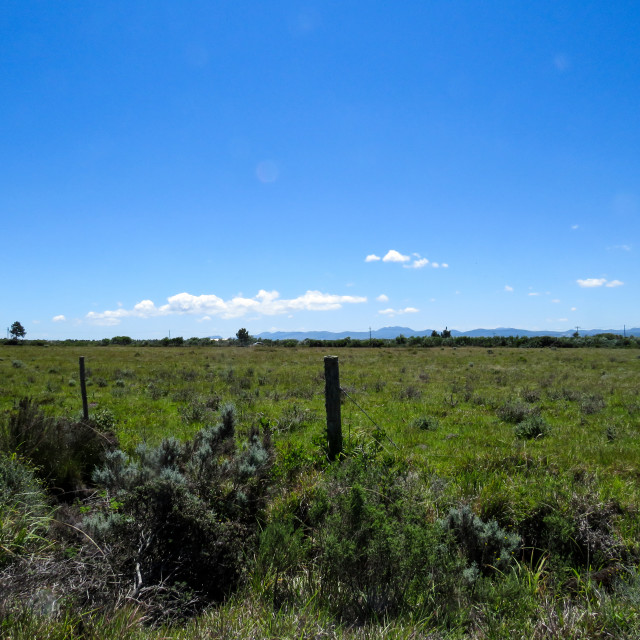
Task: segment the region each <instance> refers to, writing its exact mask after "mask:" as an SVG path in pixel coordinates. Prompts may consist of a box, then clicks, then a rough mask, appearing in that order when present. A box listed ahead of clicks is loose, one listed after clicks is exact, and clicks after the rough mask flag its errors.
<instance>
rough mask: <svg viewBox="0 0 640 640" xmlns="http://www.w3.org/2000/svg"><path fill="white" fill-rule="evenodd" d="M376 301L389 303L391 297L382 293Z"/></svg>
mask: <svg viewBox="0 0 640 640" xmlns="http://www.w3.org/2000/svg"><path fill="white" fill-rule="evenodd" d="M376 300H377V301H378V302H389V296H387V295H385V294H384V293H381V294H380V295H379V296H378V297H377V298H376Z"/></svg>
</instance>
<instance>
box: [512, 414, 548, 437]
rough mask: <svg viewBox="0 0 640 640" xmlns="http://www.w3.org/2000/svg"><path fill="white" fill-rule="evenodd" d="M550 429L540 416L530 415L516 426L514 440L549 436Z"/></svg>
mask: <svg viewBox="0 0 640 640" xmlns="http://www.w3.org/2000/svg"><path fill="white" fill-rule="evenodd" d="M550 430H551V427H550V426H549V424H548V423H547V422H546V421H545V420H544V418H543V417H542V416H539V415H532V416H529V417H528V418H526V419H525V420H523V421H522V422H520V424H517V425H516V426H515V428H514V430H513V431H514V433H515V435H516V438H521V439H523V440H524V439H526V440H532V439H533V438H543V437H544V436H546V435H548V434H549V431H550Z"/></svg>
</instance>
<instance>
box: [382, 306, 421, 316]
mask: <svg viewBox="0 0 640 640" xmlns="http://www.w3.org/2000/svg"><path fill="white" fill-rule="evenodd" d="M378 313H379V314H381V315H383V316H389V317H390V318H393V316H401V315H404V314H405V313H418V309H416V308H415V307H405V308H404V309H382V310H381V311H378Z"/></svg>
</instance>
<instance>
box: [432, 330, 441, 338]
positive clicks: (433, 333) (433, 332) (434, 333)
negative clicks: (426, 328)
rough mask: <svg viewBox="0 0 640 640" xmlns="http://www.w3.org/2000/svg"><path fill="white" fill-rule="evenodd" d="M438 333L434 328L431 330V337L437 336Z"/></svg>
mask: <svg viewBox="0 0 640 640" xmlns="http://www.w3.org/2000/svg"><path fill="white" fill-rule="evenodd" d="M439 335H440V334H439V333H438V332H437V331H436V330H435V329H434V330H433V331H432V332H431V337H432V338H437V337H438V336H439Z"/></svg>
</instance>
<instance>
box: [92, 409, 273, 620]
mask: <svg viewBox="0 0 640 640" xmlns="http://www.w3.org/2000/svg"><path fill="white" fill-rule="evenodd" d="M235 423H236V417H235V411H234V409H233V407H232V406H229V405H226V406H224V407H223V408H222V409H221V411H220V420H219V423H218V424H217V425H216V426H211V427H207V428H205V429H202V430H201V431H199V432H198V433H197V434H196V436H195V437H194V439H193V440H191V441H189V442H180V441H178V440H176V439H175V438H167V439H165V440H163V441H162V442H161V443H160V444H159V445H158V446H157V447H149V446H147V445H140V446H138V448H137V449H136V451H135V454H134V455H133V456H129V455H127V454H125V453H124V452H122V451H114V452H112V453H111V454H110V455H109V456H108V458H107V460H106V462H105V464H104V465H103V466H102V467H100V468H99V469H97V470H96V471H95V472H94V474H93V478H94V481H95V482H96V484H98V485H99V486H101V487H104V488H105V489H106V490H107V493H106V495H105V500H104V501H103V504H102V507H101V508H100V509H99V510H97V511H94V512H93V513H92V514H90V515H89V516H87V517H86V518H85V527H86V528H87V529H89V531H90V534H91V535H94V536H96V537H97V538H98V539H100V540H103V541H104V542H105V543H107V544H109V545H112V546H113V548H114V549H115V550H116V556H117V558H118V564H119V566H120V568H121V570H122V571H123V572H125V574H128V575H130V576H131V582H132V584H133V590H132V593H133V596H134V597H136V598H138V599H140V600H143V601H146V602H148V603H151V604H152V605H153V607H154V614H153V615H155V616H157V617H162V611H163V607H164V605H163V606H162V607H161V606H159V604H160V601H163V602H164V601H165V600H167V599H169V600H170V601H171V603H172V605H171V606H170V607H168V609H167V610H168V611H171V612H172V613H173V614H175V615H189V614H191V613H192V612H193V611H195V610H197V609H198V608H199V607H201V606H203V605H204V604H206V603H209V602H212V601H220V600H222V599H223V598H224V597H225V596H226V595H227V594H229V593H231V592H232V591H233V590H234V589H235V588H236V587H237V586H238V584H239V583H240V581H241V578H242V576H243V573H244V572H245V570H246V563H247V558H248V557H249V555H250V554H249V549H250V547H251V545H252V544H253V542H254V541H255V536H256V532H257V523H258V520H259V516H260V513H261V510H262V509H263V507H264V504H265V499H266V488H267V477H268V471H269V468H270V466H271V463H272V449H271V442H270V434H269V433H268V432H265V433H262V434H260V433H259V432H258V430H256V429H254V430H252V432H251V434H250V436H249V439H248V442H246V443H245V445H244V446H242V447H238V446H237V445H236V441H235ZM114 500H115V503H116V505H117V509H116V510H115V511H114V509H113V504H114ZM185 593H186V594H188V598H186V599H185V598H184V594H185ZM176 598H177V600H176ZM163 599H164V600H163ZM164 604H166V602H165V603H164Z"/></svg>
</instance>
